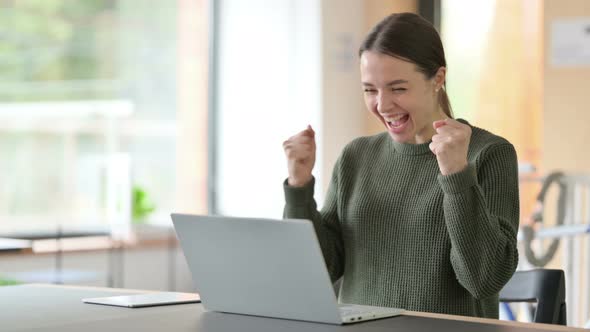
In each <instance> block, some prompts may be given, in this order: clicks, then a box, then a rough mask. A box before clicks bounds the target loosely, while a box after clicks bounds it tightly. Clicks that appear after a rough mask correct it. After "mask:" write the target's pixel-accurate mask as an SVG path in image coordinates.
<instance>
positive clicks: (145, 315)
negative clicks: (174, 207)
mask: <svg viewBox="0 0 590 332" xmlns="http://www.w3.org/2000/svg"><path fill="white" fill-rule="evenodd" d="M132 292H134V291H129V290H122V289H108V288H92V287H75V286H53V285H22V286H5V287H0V322H2V323H1V330H2V331H6V332H8V331H60V332H67V331H76V332H77V331H84V332H91V331H100V332H104V331H192V332H195V331H201V332H231V331H246V332H247V331H257V332H270V331H286V332H290V331H293V332H295V331H297V332H299V331H303V332H304V331H322V332H327V331H369V332H370V331H437V332H439V331H440V332H446V331H453V332H462V331H482V332H488V331H503V332H516V331H527V332H535V331H537V332H539V331H549V330H551V331H588V330H583V329H575V328H568V327H560V326H555V325H545V324H530V323H517V322H503V321H498V320H493V319H481V318H469V317H461V316H450V315H439V314H427V313H416V312H408V313H406V314H404V315H402V316H398V317H393V318H387V319H381V320H376V321H369V322H362V323H358V324H352V325H344V326H337V325H328V324H318V323H308V322H299V321H291V320H283V319H272V318H263V317H254V316H243V315H235V314H223V313H217V312H207V311H204V309H203V306H202V305H200V304H183V305H172V306H160V307H149V308H141V309H128V308H120V307H109V306H101V305H92V304H85V303H82V301H81V299H82V298H86V297H98V296H109V295H123V294H129V293H132ZM135 292H137V291H135Z"/></svg>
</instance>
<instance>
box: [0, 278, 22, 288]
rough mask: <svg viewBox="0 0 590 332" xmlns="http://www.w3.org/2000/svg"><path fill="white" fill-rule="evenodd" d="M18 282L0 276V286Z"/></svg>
mask: <svg viewBox="0 0 590 332" xmlns="http://www.w3.org/2000/svg"><path fill="white" fill-rule="evenodd" d="M18 284H20V282H18V281H16V280H14V279H7V278H1V277H0V286H12V285H18Z"/></svg>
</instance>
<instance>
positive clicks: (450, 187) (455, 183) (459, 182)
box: [438, 164, 477, 194]
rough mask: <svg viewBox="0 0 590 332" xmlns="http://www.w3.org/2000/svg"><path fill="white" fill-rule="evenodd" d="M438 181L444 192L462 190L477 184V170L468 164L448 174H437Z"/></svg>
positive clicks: (449, 192) (452, 192)
mask: <svg viewBox="0 0 590 332" xmlns="http://www.w3.org/2000/svg"><path fill="white" fill-rule="evenodd" d="M438 183H439V184H440V186H441V188H442V190H443V192H444V193H445V194H456V193H460V192H463V191H465V190H467V189H469V188H471V187H473V186H475V185H477V172H476V171H475V166H474V165H472V164H469V165H467V167H465V169H464V170H462V171H460V172H458V173H454V174H450V175H442V174H439V175H438Z"/></svg>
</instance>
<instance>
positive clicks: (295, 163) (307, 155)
mask: <svg viewBox="0 0 590 332" xmlns="http://www.w3.org/2000/svg"><path fill="white" fill-rule="evenodd" d="M315 148H316V147H315V132H314V131H313V129H312V128H311V126H309V125H308V126H307V128H306V129H305V130H303V131H301V132H300V133H298V134H297V135H295V136H291V137H290V138H289V139H288V140H286V141H284V142H283V149H284V150H285V156H287V168H288V169H289V178H288V179H287V182H288V184H289V185H290V186H293V187H303V186H305V185H306V184H307V183H308V182H309V181H311V178H312V175H311V171H312V170H313V166H314V165H315Z"/></svg>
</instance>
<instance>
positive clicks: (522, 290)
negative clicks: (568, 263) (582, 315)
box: [500, 269, 566, 325]
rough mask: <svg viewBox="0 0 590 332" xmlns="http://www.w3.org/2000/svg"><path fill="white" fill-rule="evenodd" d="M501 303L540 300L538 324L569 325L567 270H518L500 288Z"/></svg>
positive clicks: (537, 312) (537, 314)
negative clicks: (566, 293) (566, 302)
mask: <svg viewBox="0 0 590 332" xmlns="http://www.w3.org/2000/svg"><path fill="white" fill-rule="evenodd" d="M500 302H536V303H537V310H536V311H535V316H534V319H533V321H534V322H535V323H546V324H557V325H566V307H565V275H564V273H563V270H550V269H536V270H530V271H516V272H515V273H514V276H512V279H510V281H508V283H507V284H506V286H504V288H503V289H502V290H501V291H500Z"/></svg>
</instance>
